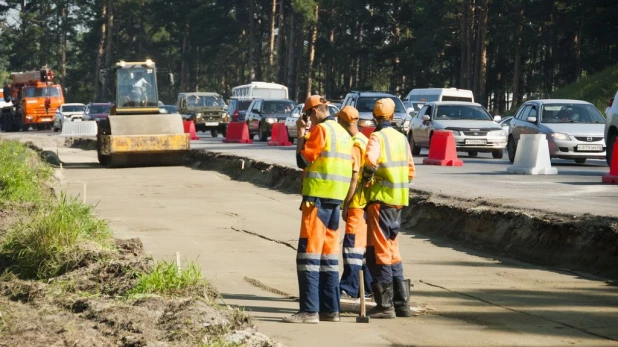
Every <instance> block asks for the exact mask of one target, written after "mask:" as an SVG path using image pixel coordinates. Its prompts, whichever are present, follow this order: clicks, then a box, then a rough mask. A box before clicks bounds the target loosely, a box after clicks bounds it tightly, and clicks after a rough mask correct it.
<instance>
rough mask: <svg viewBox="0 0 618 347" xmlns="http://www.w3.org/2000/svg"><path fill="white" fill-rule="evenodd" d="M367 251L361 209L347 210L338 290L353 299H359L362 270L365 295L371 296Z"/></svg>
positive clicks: (365, 230) (363, 214)
mask: <svg viewBox="0 0 618 347" xmlns="http://www.w3.org/2000/svg"><path fill="white" fill-rule="evenodd" d="M366 249H367V221H366V220H365V210H364V209H363V208H350V209H348V218H347V220H346V221H345V236H344V237H343V274H342V275H341V280H340V281H339V289H340V290H341V291H343V292H346V293H347V294H348V295H350V296H351V297H353V298H358V297H360V295H359V291H360V276H359V274H358V272H359V271H360V270H361V269H362V270H363V277H364V283H365V295H366V296H369V295H371V274H370V273H369V269H368V268H367V264H365V261H364V259H365V251H366Z"/></svg>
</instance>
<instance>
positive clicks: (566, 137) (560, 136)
mask: <svg viewBox="0 0 618 347" xmlns="http://www.w3.org/2000/svg"><path fill="white" fill-rule="evenodd" d="M551 137H553V138H554V139H556V140H569V139H570V137H569V135H567V134H562V133H552V134H551Z"/></svg>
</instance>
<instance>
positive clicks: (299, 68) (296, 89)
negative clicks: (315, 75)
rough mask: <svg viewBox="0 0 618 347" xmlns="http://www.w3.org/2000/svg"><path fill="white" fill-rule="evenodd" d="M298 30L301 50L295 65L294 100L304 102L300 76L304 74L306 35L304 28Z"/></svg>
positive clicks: (297, 39) (299, 48)
mask: <svg viewBox="0 0 618 347" xmlns="http://www.w3.org/2000/svg"><path fill="white" fill-rule="evenodd" d="M301 25H302V24H301V23H299V24H298V27H297V28H296V29H299V27H301ZM295 31H296V33H297V34H296V39H295V42H296V51H297V52H299V54H298V57H297V59H296V67H295V70H296V71H295V73H294V100H299V101H300V102H303V101H304V100H301V96H300V95H301V94H300V93H301V91H300V78H301V76H302V74H301V71H302V68H303V51H304V50H303V46H304V42H305V36H304V35H303V34H304V33H303V31H302V30H295ZM309 40H310V38H309V37H307V41H309ZM307 73H311V72H310V71H307Z"/></svg>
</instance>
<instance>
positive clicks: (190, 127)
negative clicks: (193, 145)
mask: <svg viewBox="0 0 618 347" xmlns="http://www.w3.org/2000/svg"><path fill="white" fill-rule="evenodd" d="M182 126H183V127H184V129H185V134H189V139H191V140H199V139H200V138H199V137H197V133H196V132H195V123H193V122H192V121H190V120H184V121H182Z"/></svg>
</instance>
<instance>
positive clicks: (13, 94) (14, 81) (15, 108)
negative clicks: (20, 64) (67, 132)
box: [0, 67, 64, 132]
mask: <svg viewBox="0 0 618 347" xmlns="http://www.w3.org/2000/svg"><path fill="white" fill-rule="evenodd" d="M7 87H8V88H5V90H6V91H10V96H7V95H6V92H5V93H4V94H5V95H4V96H3V97H4V101H10V105H9V106H4V107H3V108H2V114H1V116H0V117H1V118H0V126H1V127H2V130H3V131H6V132H13V131H27V130H28V129H29V128H30V127H32V128H33V129H37V130H43V129H51V127H52V125H53V124H54V113H55V112H56V110H57V109H58V108H59V107H60V105H62V104H64V95H63V93H62V88H61V86H60V85H59V84H55V83H54V72H53V71H52V70H51V69H49V68H48V67H43V68H42V69H40V70H34V71H26V72H13V73H11V82H10V85H7Z"/></svg>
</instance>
